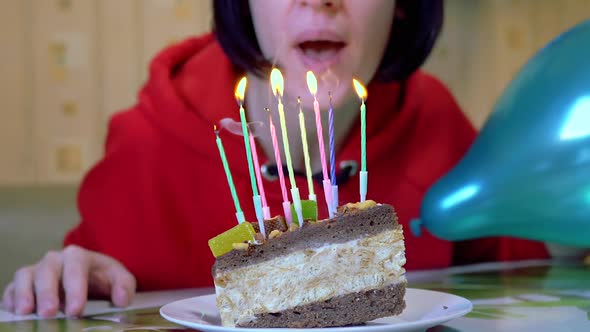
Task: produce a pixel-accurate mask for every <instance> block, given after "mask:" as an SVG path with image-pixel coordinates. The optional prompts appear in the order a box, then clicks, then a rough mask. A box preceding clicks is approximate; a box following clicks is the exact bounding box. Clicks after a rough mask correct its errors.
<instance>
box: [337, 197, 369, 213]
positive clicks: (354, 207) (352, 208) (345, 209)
mask: <svg viewBox="0 0 590 332" xmlns="http://www.w3.org/2000/svg"><path fill="white" fill-rule="evenodd" d="M374 206H377V202H375V201H373V200H366V201H364V202H358V203H347V204H346V205H342V206H339V207H338V214H339V215H347V214H353V213H357V212H359V211H362V210H366V209H369V208H372V207H374Z"/></svg>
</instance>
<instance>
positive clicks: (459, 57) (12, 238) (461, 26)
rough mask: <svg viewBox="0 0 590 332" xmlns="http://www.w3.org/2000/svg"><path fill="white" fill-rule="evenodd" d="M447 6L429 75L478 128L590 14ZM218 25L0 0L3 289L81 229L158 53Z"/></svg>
mask: <svg viewBox="0 0 590 332" xmlns="http://www.w3.org/2000/svg"><path fill="white" fill-rule="evenodd" d="M445 6H446V13H445V16H446V17H445V27H444V31H443V34H442V36H441V38H440V40H439V42H438V44H437V46H436V49H435V50H434V52H433V54H432V56H431V57H430V59H429V61H428V63H427V64H426V66H425V70H427V71H429V72H431V73H433V74H435V75H437V76H438V77H439V78H440V79H441V80H442V81H443V82H445V83H446V84H447V86H448V87H449V88H450V89H451V91H452V92H453V93H454V95H455V96H456V98H457V100H458V102H459V104H460V105H461V106H462V108H463V110H464V111H465V113H466V114H467V115H468V116H469V118H470V119H471V121H472V122H473V123H474V125H475V126H477V127H481V125H482V124H483V123H484V121H485V119H486V117H487V115H488V114H489V112H490V111H491V109H492V107H493V104H494V101H495V100H496V99H497V97H498V96H499V95H500V94H501V92H502V90H503V89H504V88H505V86H506V85H507V84H508V82H509V81H510V79H511V77H512V76H513V75H514V74H515V73H516V71H517V70H518V69H519V68H520V67H521V66H522V65H523V64H524V63H525V62H526V60H527V59H529V58H530V57H531V56H532V55H533V54H534V53H535V52H536V51H537V50H539V48H541V47H542V46H543V45H545V44H546V43H547V42H549V41H550V40H551V39H552V38H554V37H556V36H557V35H558V34H559V33H561V32H563V31H565V30H566V29H568V28H570V27H572V26H573V25H575V24H576V23H578V22H580V21H582V20H584V19H587V18H590V1H587V0H562V1H554V0H447V1H446V3H445ZM210 26H211V9H210V1H209V0H0V43H1V45H2V52H0V54H1V55H0V56H1V59H2V61H0V153H1V154H2V155H1V156H0V287H2V286H1V285H4V284H5V282H7V281H8V280H9V279H10V278H11V275H12V273H13V272H14V270H15V269H16V268H17V267H18V266H20V265H22V264H25V263H31V262H33V261H35V260H37V259H38V258H39V257H40V255H41V254H42V253H43V252H45V251H46V250H47V249H49V248H56V247H59V246H60V241H61V238H62V237H63V234H64V232H65V231H66V230H67V229H68V228H69V227H71V226H72V225H74V224H75V223H76V222H77V218H78V215H77V211H76V207H75V197H76V187H77V185H78V184H79V182H80V180H81V178H82V176H83V174H84V173H85V171H86V170H88V168H89V167H91V165H92V164H93V163H94V162H96V161H97V160H98V159H99V158H100V156H101V153H102V144H103V140H104V136H105V134H106V132H105V130H106V124H107V121H108V119H109V117H110V115H112V114H113V113H114V112H116V111H118V110H120V109H122V108H125V107H128V106H130V105H132V104H133V103H134V102H135V100H136V97H135V96H136V93H137V91H138V90H139V88H140V86H141V85H142V83H143V82H144V80H145V78H146V75H147V66H148V63H149V61H150V59H151V58H152V57H153V56H154V54H155V53H156V52H158V51H159V50H160V49H162V48H163V47H165V46H167V45H170V44H172V43H174V42H177V41H179V40H182V39H183V38H185V37H187V36H193V35H197V34H200V33H203V32H206V31H208V30H210ZM533 111H534V110H533Z"/></svg>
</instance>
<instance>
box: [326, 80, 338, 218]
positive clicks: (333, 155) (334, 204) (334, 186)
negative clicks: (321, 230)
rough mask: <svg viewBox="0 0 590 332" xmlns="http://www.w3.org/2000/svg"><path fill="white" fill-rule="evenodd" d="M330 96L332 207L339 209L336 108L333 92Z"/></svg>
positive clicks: (329, 126) (329, 125) (329, 93)
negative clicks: (335, 141)
mask: <svg viewBox="0 0 590 332" xmlns="http://www.w3.org/2000/svg"><path fill="white" fill-rule="evenodd" d="M328 95H329V96H330V111H329V112H328V128H329V137H330V179H331V180H332V209H333V211H334V212H335V211H336V210H337V209H338V184H337V183H336V151H335V148H334V108H333V107H332V93H331V92H328Z"/></svg>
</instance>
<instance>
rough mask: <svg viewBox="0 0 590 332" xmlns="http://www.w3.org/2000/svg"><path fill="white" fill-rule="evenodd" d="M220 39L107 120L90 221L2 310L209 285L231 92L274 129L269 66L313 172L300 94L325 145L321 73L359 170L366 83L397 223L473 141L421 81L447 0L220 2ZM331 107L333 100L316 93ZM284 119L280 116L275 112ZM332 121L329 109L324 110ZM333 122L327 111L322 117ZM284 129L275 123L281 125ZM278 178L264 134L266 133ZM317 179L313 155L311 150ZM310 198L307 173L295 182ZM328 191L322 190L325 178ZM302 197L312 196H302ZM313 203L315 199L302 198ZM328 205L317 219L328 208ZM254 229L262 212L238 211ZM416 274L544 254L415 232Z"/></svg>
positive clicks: (349, 184)
mask: <svg viewBox="0 0 590 332" xmlns="http://www.w3.org/2000/svg"><path fill="white" fill-rule="evenodd" d="M214 11H215V28H216V29H215V34H214V35H206V36H203V37H201V38H197V39H189V40H187V41H185V42H183V43H181V44H179V45H176V46H173V47H171V48H170V49H167V50H165V51H164V52H162V53H161V54H160V55H158V56H157V57H156V59H155V60H154V61H153V63H152V65H151V68H150V79H149V81H148V82H147V84H146V85H145V87H144V88H143V90H142V91H141V93H140V95H139V103H138V104H137V105H136V106H134V107H133V108H131V109H129V110H126V111H124V112H121V113H119V114H117V115H115V116H114V117H113V119H112V121H111V123H110V128H109V135H108V140H107V147H106V155H105V157H104V159H103V160H102V161H100V162H99V163H98V164H97V165H96V166H95V167H94V168H93V169H92V170H91V171H90V172H89V174H88V175H87V176H86V178H85V179H84V182H83V184H82V186H81V189H80V194H79V208H80V214H81V216H82V220H81V223H80V224H79V225H78V226H77V227H76V228H75V229H73V230H72V231H71V232H70V233H69V234H68V235H67V237H66V239H65V245H66V246H65V249H64V250H62V251H56V252H50V253H48V254H47V255H46V256H45V257H44V258H43V259H42V260H41V261H40V262H38V263H37V264H34V265H31V266H28V267H24V268H22V269H20V270H19V271H18V272H17V273H16V275H15V278H14V280H13V282H12V283H11V284H10V285H9V286H7V288H6V290H5V293H4V304H5V306H6V307H7V308H8V309H10V310H14V311H15V312H17V313H19V314H26V313H30V312H32V311H34V310H36V311H37V312H38V313H39V314H40V315H42V316H44V317H46V316H52V315H54V314H55V313H56V312H57V310H58V307H59V297H58V290H59V288H60V285H61V286H62V287H63V289H64V291H65V312H66V313H67V314H68V315H76V314H79V313H80V312H81V310H82V309H83V306H84V304H85V301H86V298H87V295H90V296H107V297H110V298H111V299H112V301H113V302H114V304H115V305H119V306H123V305H125V304H127V303H128V302H129V301H130V299H131V297H132V295H133V293H134V292H135V290H136V286H137V288H138V289H141V290H148V289H165V288H185V287H201V286H210V285H212V279H211V276H210V267H211V265H212V263H213V257H212V255H211V254H210V252H209V249H208V247H207V240H208V239H209V238H211V237H213V236H215V235H217V234H219V233H221V232H223V231H225V230H227V229H229V228H230V227H232V226H234V225H235V217H234V212H235V211H233V205H232V201H231V197H230V195H229V190H228V189H227V184H226V182H225V177H224V173H223V169H222V167H221V163H220V160H219V154H218V151H217V148H216V145H215V143H214V137H213V133H212V126H213V124H215V123H218V122H219V120H220V119H223V118H232V119H234V120H236V121H237V120H238V108H237V106H236V104H235V100H234V97H233V89H234V86H235V83H236V82H237V80H238V78H239V77H240V76H242V75H244V74H245V75H247V77H248V79H249V87H248V90H247V94H246V109H247V115H248V118H249V121H262V122H264V123H268V115H267V114H266V113H265V112H264V111H263V109H264V107H273V108H274V105H276V102H275V100H274V99H273V96H272V93H271V91H270V89H269V85H268V73H269V69H270V68H271V67H272V66H276V67H279V68H280V69H281V70H282V72H283V74H284V76H285V82H286V86H285V96H284V100H285V105H286V110H287V121H286V122H287V125H288V132H289V140H290V143H291V146H292V147H293V148H292V149H291V150H292V151H291V154H292V158H293V163H294V165H295V167H296V168H297V169H299V170H302V169H303V156H302V151H301V149H297V148H294V147H300V146H301V142H300V139H299V129H298V121H297V112H296V111H295V110H296V108H295V107H296V102H295V101H296V98H297V97H298V96H301V97H302V99H303V105H304V107H305V113H306V114H307V120H308V122H307V123H306V126H307V131H308V133H310V134H308V138H309V139H310V141H309V146H310V147H316V146H318V142H317V140H313V137H315V135H312V134H311V133H315V125H314V122H313V117H312V114H313V113H311V110H310V107H309V106H310V105H311V103H312V102H311V96H310V94H309V91H308V90H307V86H306V83H305V72H306V71H307V70H313V71H314V72H315V73H316V75H317V76H318V77H320V91H324V93H325V92H326V91H327V90H329V91H331V93H332V96H333V99H332V102H333V105H334V109H335V111H336V119H335V128H336V132H335V142H336V149H337V151H338V153H337V163H338V164H340V163H343V164H344V165H354V164H355V163H357V162H358V160H359V151H360V144H359V143H360V125H359V123H358V107H359V102H358V98H357V97H356V96H355V95H354V92H353V91H352V89H351V85H350V80H351V78H352V77H353V76H354V77H357V78H359V79H360V81H362V82H368V83H369V86H368V90H369V99H368V102H367V108H368V115H367V137H368V140H367V150H368V169H369V170H370V174H371V176H370V180H371V181H370V186H369V196H370V198H372V199H374V200H376V201H379V202H387V203H390V204H393V205H394V206H395V208H396V211H397V214H398V217H399V219H400V222H401V223H402V224H403V225H404V226H405V229H408V227H407V224H408V221H409V220H410V219H411V218H412V217H416V216H417V215H418V213H419V205H420V201H421V198H422V196H423V195H424V193H425V191H426V189H427V188H428V187H429V186H430V185H431V184H432V183H434V182H435V181H436V180H437V179H438V178H439V177H440V176H442V175H443V174H445V172H447V171H448V170H449V169H450V168H451V167H452V166H453V165H454V164H455V163H456V162H457V161H458V160H459V159H460V158H461V156H462V155H463V154H464V153H465V151H466V150H467V149H468V147H469V145H470V143H471V142H472V140H473V139H474V137H475V131H474V129H473V128H472V126H471V125H470V123H469V121H468V120H467V119H466V118H465V116H464V115H463V113H462V112H461V111H460V110H459V108H458V106H457V104H456V103H455V101H454V100H453V98H452V96H451V95H450V93H449V92H448V91H447V89H446V88H445V87H444V86H443V85H442V84H441V83H439V82H438V81H437V80H435V79H434V78H432V77H430V76H428V75H426V74H424V73H422V72H420V71H417V68H418V67H419V66H420V65H421V64H422V63H423V62H424V60H425V59H426V57H427V56H428V54H429V52H430V50H431V48H432V46H433V44H434V42H435V39H436V37H437V35H438V33H439V31H440V28H441V23H442V1H440V0H436V1H434V0H424V1H418V0H399V1H396V2H393V1H390V0H371V1H354V0H341V1H337V0H324V1H321V0H313V1H292V0H281V1H275V0H272V1H269V0H251V1H250V2H248V1H245V0H243V1H234V0H226V1H215V2H214ZM318 97H319V98H320V103H321V106H322V108H323V109H326V108H327V106H328V105H327V94H324V95H323V96H322V95H319V96H318ZM275 113H276V112H275ZM324 113H326V112H324ZM324 115H325V114H324ZM275 120H276V119H275ZM222 135H224V136H223V140H224V145H225V148H226V152H227V155H228V158H229V163H230V165H231V167H232V172H233V176H234V179H235V182H236V187H237V191H238V196H239V197H240V198H241V199H242V202H250V200H249V199H248V197H250V195H252V192H251V189H250V181H249V176H248V170H247V169H248V168H247V166H246V165H247V164H246V158H245V153H244V147H243V139H242V138H241V137H239V136H235V135H228V134H227V133H223V134H222ZM257 145H258V147H257V149H258V153H259V155H260V159H261V163H263V164H267V166H269V168H272V166H273V165H274V164H273V162H272V160H273V158H272V157H270V158H269V156H272V155H273V153H272V143H271V141H270V137H269V135H261V136H260V137H258V138H257ZM311 153H312V156H311V157H312V158H311V159H312V165H313V169H314V172H318V171H320V169H321V167H320V162H319V161H320V158H319V151H318V149H313V148H312V149H311ZM297 185H298V187H299V188H307V186H306V182H305V178H304V177H302V176H300V177H298V178H297ZM264 186H265V190H266V193H267V199H268V201H269V205H270V207H271V210H272V211H273V212H274V214H278V213H279V211H281V202H282V199H281V196H280V189H279V184H278V181H274V180H272V179H271V180H269V179H266V180H265V182H264ZM315 186H316V188H315V191H316V192H321V184H320V183H316V184H315ZM339 187H340V201H341V202H354V201H358V173H357V172H355V171H354V167H352V170H351V168H342V169H340V170H339ZM302 190H303V189H302ZM302 196H305V195H302ZM321 196H322V195H318V199H319V202H318V203H319V206H320V212H321V215H320V217H325V208H322V207H325V204H324V202H323V200H322V198H321ZM242 205H243V207H244V211H245V214H246V216H247V218H249V219H250V220H253V219H254V211H253V207H252V206H251V205H252V204H244V203H243V204H242ZM406 247H407V260H408V263H407V265H406V267H407V268H408V269H409V270H411V269H426V268H440V267H445V266H449V265H451V264H453V263H468V262H476V261H484V260H506V259H523V258H531V257H544V256H545V255H546V252H545V248H544V246H543V245H542V244H539V243H531V242H526V241H517V240H508V239H486V240H481V241H472V242H464V243H456V244H453V243H450V242H447V241H443V240H440V239H436V238H434V237H432V236H430V235H429V234H426V235H423V236H422V237H420V238H415V237H412V236H411V235H410V234H406Z"/></svg>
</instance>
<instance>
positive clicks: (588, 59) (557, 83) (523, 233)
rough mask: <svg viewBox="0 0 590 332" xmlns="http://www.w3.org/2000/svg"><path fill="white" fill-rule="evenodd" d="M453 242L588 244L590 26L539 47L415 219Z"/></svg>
mask: <svg viewBox="0 0 590 332" xmlns="http://www.w3.org/2000/svg"><path fill="white" fill-rule="evenodd" d="M421 227H424V228H426V229H427V230H428V231H429V232H430V233H432V234H434V235H435V236H437V237H440V238H443V239H447V240H466V239H475V238H481V237H487V236H513V237H519V238H526V239H531V240H540V241H545V242H553V243H560V244H565V245H571V246H580V247H582V246H583V247H590V21H586V22H582V23H581V24H579V25H577V26H575V27H574V28H572V29H571V30H569V31H567V32H565V33H563V34H562V35H560V36H559V37H557V38H556V39H555V40H553V41H552V42H551V43H549V44H548V45H546V46H545V47H544V48H543V49H541V50H540V51H539V52H538V53H537V54H536V55H535V56H534V57H533V58H531V59H530V60H529V62H528V63H527V64H526V65H525V66H524V67H523V68H522V69H521V70H520V71H519V73H518V74H517V75H516V76H515V78H514V79H513V80H512V81H511V82H510V84H509V85H508V87H507V89H506V90H505V91H504V93H503V94H502V96H501V97H500V98H499V100H498V101H497V103H496V105H495V107H494V109H493V110H492V113H491V114H490V117H489V118H488V119H487V121H486V123H485V124H484V126H483V128H482V130H481V131H480V134H479V135H478V137H477V138H476V140H475V142H474V143H473V145H472V146H471V148H470V149H469V151H468V152H467V154H466V155H465V156H464V157H463V159H462V160H461V161H460V162H459V163H458V164H457V165H456V166H455V167H454V168H453V169H452V170H451V171H450V172H449V173H447V174H446V175H445V176H443V177H442V178H441V179H440V180H439V181H437V182H436V183H435V184H434V185H433V186H432V187H431V188H430V189H429V190H428V192H427V193H426V195H425V197H424V199H423V202H422V206H421V211H420V219H418V220H414V221H413V222H412V230H413V232H414V234H416V235H418V234H419V233H420V231H421Z"/></svg>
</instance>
